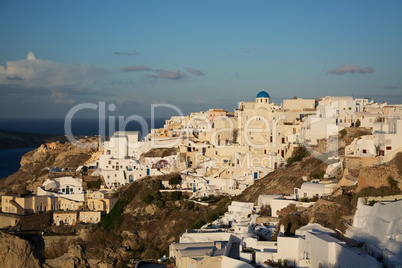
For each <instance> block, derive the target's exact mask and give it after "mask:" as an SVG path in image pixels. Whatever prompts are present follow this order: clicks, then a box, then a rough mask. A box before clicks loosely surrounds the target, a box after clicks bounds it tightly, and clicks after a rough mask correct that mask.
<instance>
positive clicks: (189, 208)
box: [185, 201, 195, 210]
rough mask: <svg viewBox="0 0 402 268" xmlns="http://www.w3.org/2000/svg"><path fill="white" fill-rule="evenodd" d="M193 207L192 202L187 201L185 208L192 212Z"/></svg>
mask: <svg viewBox="0 0 402 268" xmlns="http://www.w3.org/2000/svg"><path fill="white" fill-rule="evenodd" d="M194 206H195V203H194V202H191V201H187V202H186V205H185V208H186V209H188V210H192V209H193V208H194Z"/></svg>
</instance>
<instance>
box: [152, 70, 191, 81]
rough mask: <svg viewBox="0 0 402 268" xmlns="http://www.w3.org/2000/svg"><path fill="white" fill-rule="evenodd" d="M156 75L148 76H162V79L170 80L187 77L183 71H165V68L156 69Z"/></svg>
mask: <svg viewBox="0 0 402 268" xmlns="http://www.w3.org/2000/svg"><path fill="white" fill-rule="evenodd" d="M155 72H156V73H157V74H156V75H148V77H152V78H162V79H170V80H181V79H184V78H186V77H187V75H186V74H185V73H181V72H180V71H178V70H173V71H166V70H161V69H159V70H156V71H155Z"/></svg>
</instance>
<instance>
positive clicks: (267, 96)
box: [257, 91, 269, 99]
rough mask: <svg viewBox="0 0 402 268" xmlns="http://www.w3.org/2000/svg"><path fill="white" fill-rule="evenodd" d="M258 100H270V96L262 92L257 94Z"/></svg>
mask: <svg viewBox="0 0 402 268" xmlns="http://www.w3.org/2000/svg"><path fill="white" fill-rule="evenodd" d="M258 98H269V94H268V93H267V92H265V91H260V93H258V94H257V99H258Z"/></svg>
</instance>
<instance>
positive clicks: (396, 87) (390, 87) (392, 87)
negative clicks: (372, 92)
mask: <svg viewBox="0 0 402 268" xmlns="http://www.w3.org/2000/svg"><path fill="white" fill-rule="evenodd" d="M380 88H381V89H399V87H398V86H389V85H387V86H382V87H380Z"/></svg>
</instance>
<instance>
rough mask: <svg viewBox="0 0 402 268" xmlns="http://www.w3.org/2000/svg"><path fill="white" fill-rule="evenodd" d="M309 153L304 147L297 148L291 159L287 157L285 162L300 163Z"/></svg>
mask: <svg viewBox="0 0 402 268" xmlns="http://www.w3.org/2000/svg"><path fill="white" fill-rule="evenodd" d="M308 155H309V152H308V151H307V149H306V148H305V147H297V148H295V149H294V151H293V153H292V157H289V158H288V160H287V162H288V164H291V163H293V162H298V161H301V160H302V159H303V158H304V157H306V156H308Z"/></svg>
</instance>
